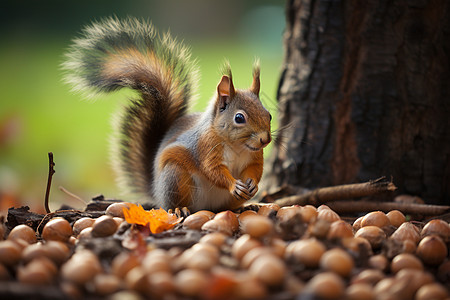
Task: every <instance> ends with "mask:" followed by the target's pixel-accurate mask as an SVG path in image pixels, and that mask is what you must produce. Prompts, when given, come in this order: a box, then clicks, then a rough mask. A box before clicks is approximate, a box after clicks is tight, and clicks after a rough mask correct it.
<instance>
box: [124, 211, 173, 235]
mask: <svg viewBox="0 0 450 300" xmlns="http://www.w3.org/2000/svg"><path fill="white" fill-rule="evenodd" d="M123 214H124V216H125V220H126V221H127V222H128V223H130V224H138V225H143V226H146V225H147V224H148V226H149V228H150V231H151V232H152V233H160V232H163V231H165V230H168V229H171V228H172V227H174V226H175V225H176V224H178V223H179V222H180V221H181V218H177V217H176V216H175V215H172V214H169V213H167V212H166V211H165V210H164V209H162V208H160V209H152V210H145V209H144V208H143V207H142V206H140V205H135V204H130V207H129V208H126V207H124V209H123Z"/></svg>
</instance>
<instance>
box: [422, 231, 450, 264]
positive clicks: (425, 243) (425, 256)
mask: <svg viewBox="0 0 450 300" xmlns="http://www.w3.org/2000/svg"><path fill="white" fill-rule="evenodd" d="M416 254H417V256H418V257H420V259H422V261H423V262H424V263H426V264H428V265H433V266H437V265H439V264H441V263H442V262H443V261H444V259H445V258H446V257H447V255H448V249H447V246H446V244H445V243H444V241H443V240H442V238H441V237H440V236H438V235H428V236H426V237H424V238H423V239H422V240H421V241H420V243H419V245H418V246H417V250H416Z"/></svg>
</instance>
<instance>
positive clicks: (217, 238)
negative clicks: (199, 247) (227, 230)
mask: <svg viewBox="0 0 450 300" xmlns="http://www.w3.org/2000/svg"><path fill="white" fill-rule="evenodd" d="M226 239H227V236H226V235H225V234H223V233H221V232H212V233H208V234H207V235H204V236H203V237H202V238H201V239H200V240H199V243H206V244H211V245H214V246H216V247H220V246H222V245H223V244H224V243H225V241H226Z"/></svg>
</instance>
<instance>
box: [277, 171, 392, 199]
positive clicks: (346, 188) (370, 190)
mask: <svg viewBox="0 0 450 300" xmlns="http://www.w3.org/2000/svg"><path fill="white" fill-rule="evenodd" d="M396 189H397V187H396V186H395V185H394V184H393V183H392V181H387V180H385V177H382V178H379V179H376V180H371V181H369V182H364V183H355V184H345V185H337V186H331V187H324V188H318V189H315V190H312V191H310V192H307V193H304V194H302V195H294V196H289V197H284V198H281V199H278V200H277V201H275V203H276V204H278V205H279V206H289V205H295V204H296V205H307V204H311V205H315V206H317V205H319V204H323V203H326V202H329V201H335V200H348V199H352V198H359V197H366V196H371V195H375V194H379V193H382V192H391V191H395V190H396Z"/></svg>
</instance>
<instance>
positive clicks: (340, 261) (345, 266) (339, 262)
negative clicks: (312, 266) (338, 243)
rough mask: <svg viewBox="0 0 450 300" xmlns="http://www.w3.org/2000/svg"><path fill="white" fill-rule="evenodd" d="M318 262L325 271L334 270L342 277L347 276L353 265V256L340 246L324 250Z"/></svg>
mask: <svg viewBox="0 0 450 300" xmlns="http://www.w3.org/2000/svg"><path fill="white" fill-rule="evenodd" d="M319 264H320V267H321V268H322V269H324V270H325V271H331V272H334V273H336V274H338V275H340V276H342V277H348V276H349V275H350V273H351V272H352V270H353V267H354V266H355V262H354V261H353V258H352V257H351V256H350V255H349V254H348V253H347V252H346V251H344V250H342V249H340V248H334V249H330V250H328V251H326V252H325V253H324V254H323V255H322V257H321V258H320V263H319Z"/></svg>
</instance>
